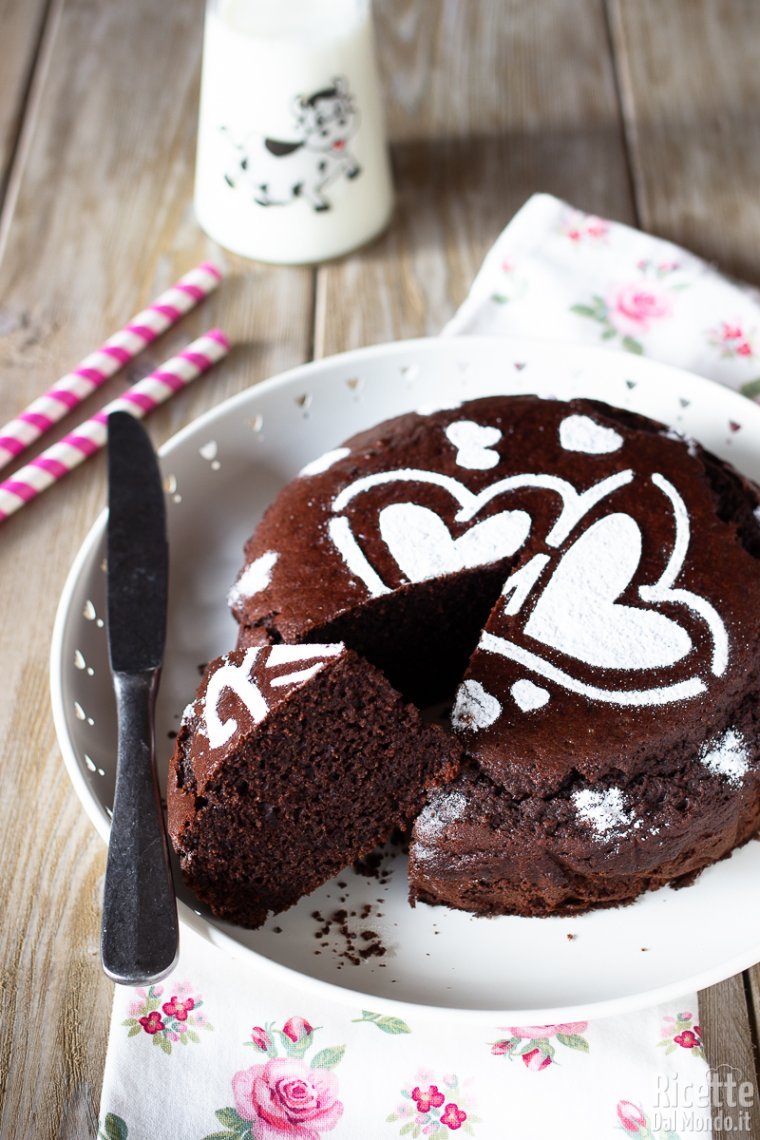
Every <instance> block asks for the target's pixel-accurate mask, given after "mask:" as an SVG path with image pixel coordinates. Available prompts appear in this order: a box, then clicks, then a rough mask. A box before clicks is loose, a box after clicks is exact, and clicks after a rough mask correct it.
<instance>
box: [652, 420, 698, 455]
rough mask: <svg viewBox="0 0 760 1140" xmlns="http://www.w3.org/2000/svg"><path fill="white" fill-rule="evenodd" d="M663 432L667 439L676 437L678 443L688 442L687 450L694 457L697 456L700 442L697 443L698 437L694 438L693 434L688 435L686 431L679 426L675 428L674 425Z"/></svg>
mask: <svg viewBox="0 0 760 1140" xmlns="http://www.w3.org/2000/svg"><path fill="white" fill-rule="evenodd" d="M661 434H662V435H664V436H665V438H666V439H674V440H676V441H677V442H678V443H685V444H686V450H687V451H688V453H689V455H690V456H691V457H692V459H693V458H694V457H695V456H696V454H697V449H698V448H699V444H698V443H697V441H696V439H694V437H693V436H691V435H687V434H686V432H685V431H679V430H678V428H674V427H669V428H667V429H666V430H665V431H664V432H662V433H661Z"/></svg>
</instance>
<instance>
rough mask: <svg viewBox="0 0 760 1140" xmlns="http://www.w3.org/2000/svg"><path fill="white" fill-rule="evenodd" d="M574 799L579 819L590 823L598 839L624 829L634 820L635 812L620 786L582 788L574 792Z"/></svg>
mask: <svg viewBox="0 0 760 1140" xmlns="http://www.w3.org/2000/svg"><path fill="white" fill-rule="evenodd" d="M572 800H573V807H574V808H575V810H576V812H577V813H578V817H579V819H581V820H582V821H583V822H584V823H586V824H588V826H589V827H590V828H591V830H592V832H593V833H594V835H595V837H596V838H597V839H606V838H607V837H608V836H609V835H613V834H614V833H615V832H619V831H624V830H625V829H626V828H628V827H630V825H631V823H632V822H633V814H632V813H631V811H630V810H629V808H628V806H627V801H626V798H625V796H624V795H623V793H622V791H621V789H620V788H607V789H606V790H605V791H596V790H595V789H594V788H582V789H581V790H580V791H577V792H573V796H572Z"/></svg>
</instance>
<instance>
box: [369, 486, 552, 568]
mask: <svg viewBox="0 0 760 1140" xmlns="http://www.w3.org/2000/svg"><path fill="white" fill-rule="evenodd" d="M529 532H530V515H529V514H528V513H527V512H526V511H501V512H500V513H499V514H498V515H491V517H490V518H487V519H484V520H483V521H482V522H479V523H476V524H475V525H474V526H471V527H470V529H469V530H468V531H466V532H465V533H464V534H463V535H461V537H460V538H452V537H451V532H450V531H449V528H448V527H447V526H446V523H445V522H444V521H443V519H442V518H441V517H440V515H437V514H436V513H435V511H431V510H430V509H429V507H422V506H419V505H418V504H417V503H392V504H391V505H390V506H388V507H384V508H383V510H382V511H381V512H380V533H381V535H382V537H383V541H384V542H385V544H386V545H387V547H388V550H389V551H390V552H391V554H392V555H393V557H394V559H395V560H396V562H397V563H398V565H399V568H400V569H401V572H402V573H403V574H404V576H405V577H406V578H408V580H409V581H410V582H423V581H425V579H427V578H435V577H437V576H438V575H439V574H452V573H454V572H455V571H457V570H465V569H470V568H472V567H474V566H485V565H488V563H491V562H496V561H498V559H499V558H505V557H507V556H508V555H510V554H514V553H515V551H516V550H518V549H519V548H520V547H521V546H522V544H523V543H524V542H525V539H526V538H527V537H528V534H529Z"/></svg>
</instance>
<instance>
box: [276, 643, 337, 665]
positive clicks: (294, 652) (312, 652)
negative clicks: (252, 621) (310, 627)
mask: <svg viewBox="0 0 760 1140" xmlns="http://www.w3.org/2000/svg"><path fill="white" fill-rule="evenodd" d="M345 648H346V647H345V645H344V644H343V642H342V641H334V642H331V643H330V644H329V645H273V646H272V648H271V649H270V650H269V660H268V665H269V666H271V667H273V668H275V667H276V666H278V665H293V664H294V663H295V662H296V661H312V660H314V658H315V657H338V656H339V655H340V654H341V653H342V652H343V650H344V649H345Z"/></svg>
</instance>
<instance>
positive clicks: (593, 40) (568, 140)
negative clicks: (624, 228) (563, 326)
mask: <svg viewBox="0 0 760 1140" xmlns="http://www.w3.org/2000/svg"><path fill="white" fill-rule="evenodd" d="M375 16H376V25H377V40H378V55H379V60H380V66H381V71H382V74H383V81H384V87H385V92H386V107H387V111H388V130H389V135H390V139H391V142H392V158H393V167H394V174H395V182H396V192H397V206H396V212H395V215H394V217H393V220H392V222H391V226H390V228H389V230H388V232H387V233H386V234H385V235H384V236H383V237H381V238H380V239H379V240H378V241H376V242H375V243H374V245H373V246H371V247H370V248H369V249H367V250H363V251H359V252H358V253H357V254H355V255H354V256H351V257H348V258H345V259H343V260H342V261H339V262H336V263H335V264H333V265H329V266H326V267H324V268H322V269H320V271H319V275H318V291H317V298H318V304H317V321H316V337H315V345H316V353H317V355H323V354H327V353H332V352H335V351H338V350H339V349H347V348H353V347H357V346H359V345H365V344H373V343H377V342H380V341H383V340H391V339H400V338H404V337H410V336H420V335H434V334H436V333H437V332H439V331H440V329H441V327H442V326H443V324H444V323H445V322H446V320H447V319H448V318H449V317H450V316H451V315H452V313H453V312H454V311H455V309H456V308H457V307H458V305H459V304H460V303H461V301H462V300H463V299H464V297H465V295H466V293H467V290H468V288H469V286H470V283H471V282H472V279H473V277H474V276H475V273H476V272H477V270H478V268H479V266H480V263H481V261H482V259H483V256H484V255H485V253H486V251H487V249H488V248H489V246H490V245H491V244H492V243H493V241H494V240H495V238H496V237H497V235H498V234H499V232H500V231H501V229H503V227H504V226H505V225H506V223H507V222H508V220H509V218H510V217H511V216H512V214H514V212H515V211H516V210H517V209H518V208H519V207H520V206H521V205H522V204H523V202H525V200H526V199H527V198H528V197H529V196H530V195H531V194H532V193H534V192H536V191H540V190H543V191H549V192H551V193H553V194H557V195H559V196H560V197H562V198H566V199H569V200H570V201H572V202H574V203H575V204H576V205H578V206H580V207H582V208H584V209H587V210H589V211H595V212H598V213H600V214H605V215H608V216H612V217H617V218H619V219H621V220H623V221H628V220H631V219H632V216H633V213H632V212H633V204H632V200H631V195H630V187H629V177H628V170H627V164H626V159H625V154H624V150H623V145H622V142H621V129H620V119H619V112H618V104H617V97H616V91H615V82H614V74H613V68H612V64H611V61H610V57H609V44H608V36H607V29H606V21H605V13H604V8H603V5H602V4H601V3H598V2H597V0H575V2H574V3H573V4H563V3H551V4H534V3H531V2H529V0H510V2H509V3H505V2H503V0H501V2H498V0H469V2H468V3H467V4H462V3H460V2H459V0H440V2H438V3H435V4H424V3H419V2H414V0H379V3H377V4H376V6H375ZM348 298H350V300H351V303H350V304H348V303H347V299H348Z"/></svg>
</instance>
